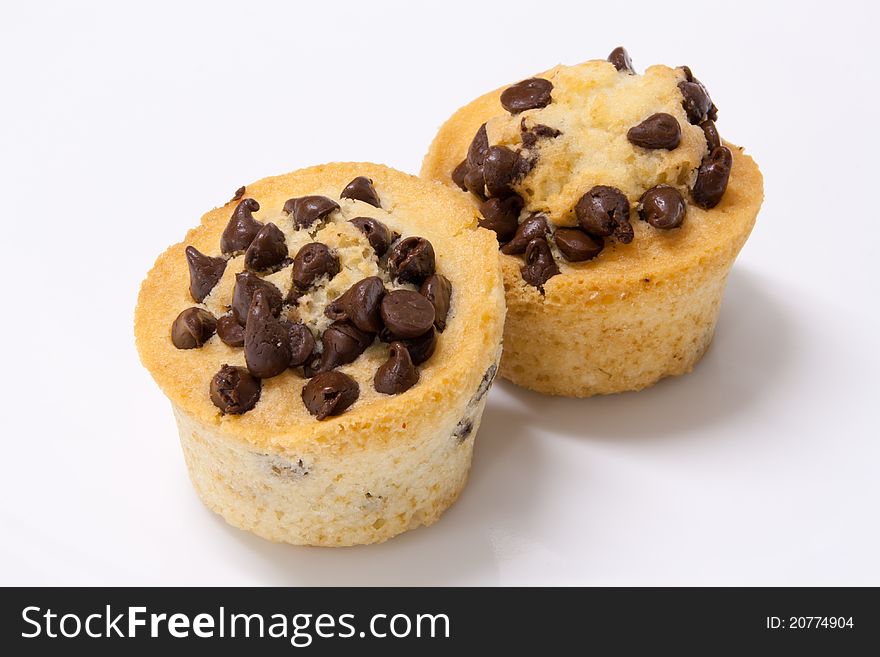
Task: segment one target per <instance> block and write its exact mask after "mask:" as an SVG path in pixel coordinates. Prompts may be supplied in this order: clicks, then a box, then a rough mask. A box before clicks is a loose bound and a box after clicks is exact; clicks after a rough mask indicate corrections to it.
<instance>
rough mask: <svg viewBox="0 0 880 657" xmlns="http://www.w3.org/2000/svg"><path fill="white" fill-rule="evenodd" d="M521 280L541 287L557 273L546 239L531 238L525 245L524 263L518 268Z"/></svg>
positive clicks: (557, 268) (557, 269)
mask: <svg viewBox="0 0 880 657" xmlns="http://www.w3.org/2000/svg"><path fill="white" fill-rule="evenodd" d="M520 273H521V274H522V277H523V280H524V281H525V282H526V283H528V284H529V285H534V286H535V287H541V286H542V285H543V284H544V283H546V282H547V281H548V280H549V279H550V278H552V277H553V276H556V274H558V273H559V267H558V266H557V265H556V261H555V260H554V259H553V253H552V252H551V251H550V246H549V245H548V244H547V240H545V239H542V238H540V237H539V238H536V239H533V240H532V241H531V242H529V245H528V246H527V247H526V264H525V265H523V266H522V268H521V269H520Z"/></svg>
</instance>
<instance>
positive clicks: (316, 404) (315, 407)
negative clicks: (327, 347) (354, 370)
mask: <svg viewBox="0 0 880 657" xmlns="http://www.w3.org/2000/svg"><path fill="white" fill-rule="evenodd" d="M359 394H360V388H359V387H358V384H357V381H355V380H354V379H352V378H351V377H350V376H347V375H346V374H343V373H342V372H324V373H322V374H318V375H317V376H315V377H314V378H313V379H312V380H310V381H309V382H308V383H307V384H306V385H305V387H304V388H303V390H302V400H303V404H305V406H306V409H308V411H309V413H311V414H312V415H314V416H315V417H316V419H318V420H323V419H325V418H328V417H330V416H331V415H339V414H340V413H342V412H343V411H345V409H347V408H348V407H349V406H351V405H352V404H354V403H355V402H356V401H357V398H358V395H359Z"/></svg>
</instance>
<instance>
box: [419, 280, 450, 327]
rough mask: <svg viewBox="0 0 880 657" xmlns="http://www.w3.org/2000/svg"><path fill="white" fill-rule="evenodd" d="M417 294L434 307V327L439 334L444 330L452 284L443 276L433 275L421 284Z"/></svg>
mask: <svg viewBox="0 0 880 657" xmlns="http://www.w3.org/2000/svg"><path fill="white" fill-rule="evenodd" d="M419 294H421V295H422V296H423V297H425V298H426V299H427V300H428V301H430V302H431V305H432V306H434V326H436V327H437V330H438V331H440V332H441V333H442V332H443V330H444V329H445V328H446V317H447V315H449V301H450V299H451V298H452V283H450V282H449V279H448V278H446V277H445V276H444V275H443V274H433V275H432V276H429V277H428V278H426V279H425V282H424V283H422V287H421V289H419Z"/></svg>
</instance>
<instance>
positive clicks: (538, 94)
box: [501, 78, 553, 114]
mask: <svg viewBox="0 0 880 657" xmlns="http://www.w3.org/2000/svg"><path fill="white" fill-rule="evenodd" d="M552 90H553V84H552V83H551V82H550V81H549V80H544V79H543V78H529V79H528V80H523V81H522V82H517V83H516V84H514V85H512V86H510V87H507V89H505V90H504V91H503V92H501V106H502V107H503V108H504V109H506V110H507V111H508V112H510V113H511V114H519V113H520V112H524V111H525V110H530V109H538V108H541V107H547V105H549V104H550V92H551V91H552Z"/></svg>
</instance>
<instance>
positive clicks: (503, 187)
mask: <svg viewBox="0 0 880 657" xmlns="http://www.w3.org/2000/svg"><path fill="white" fill-rule="evenodd" d="M518 160H519V156H518V155H517V154H516V153H515V152H514V151H512V150H511V149H509V148H507V146H490V147H489V150H488V151H486V159H485V160H484V161H483V180H484V181H485V183H486V191H487V192H488V193H489V196H497V197H504V196H510V195H511V194H513V193H514V191H513V188H512V187H511V184H512V183H513V182H514V181H515V178H516V172H517V168H518V167H517V161H518Z"/></svg>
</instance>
